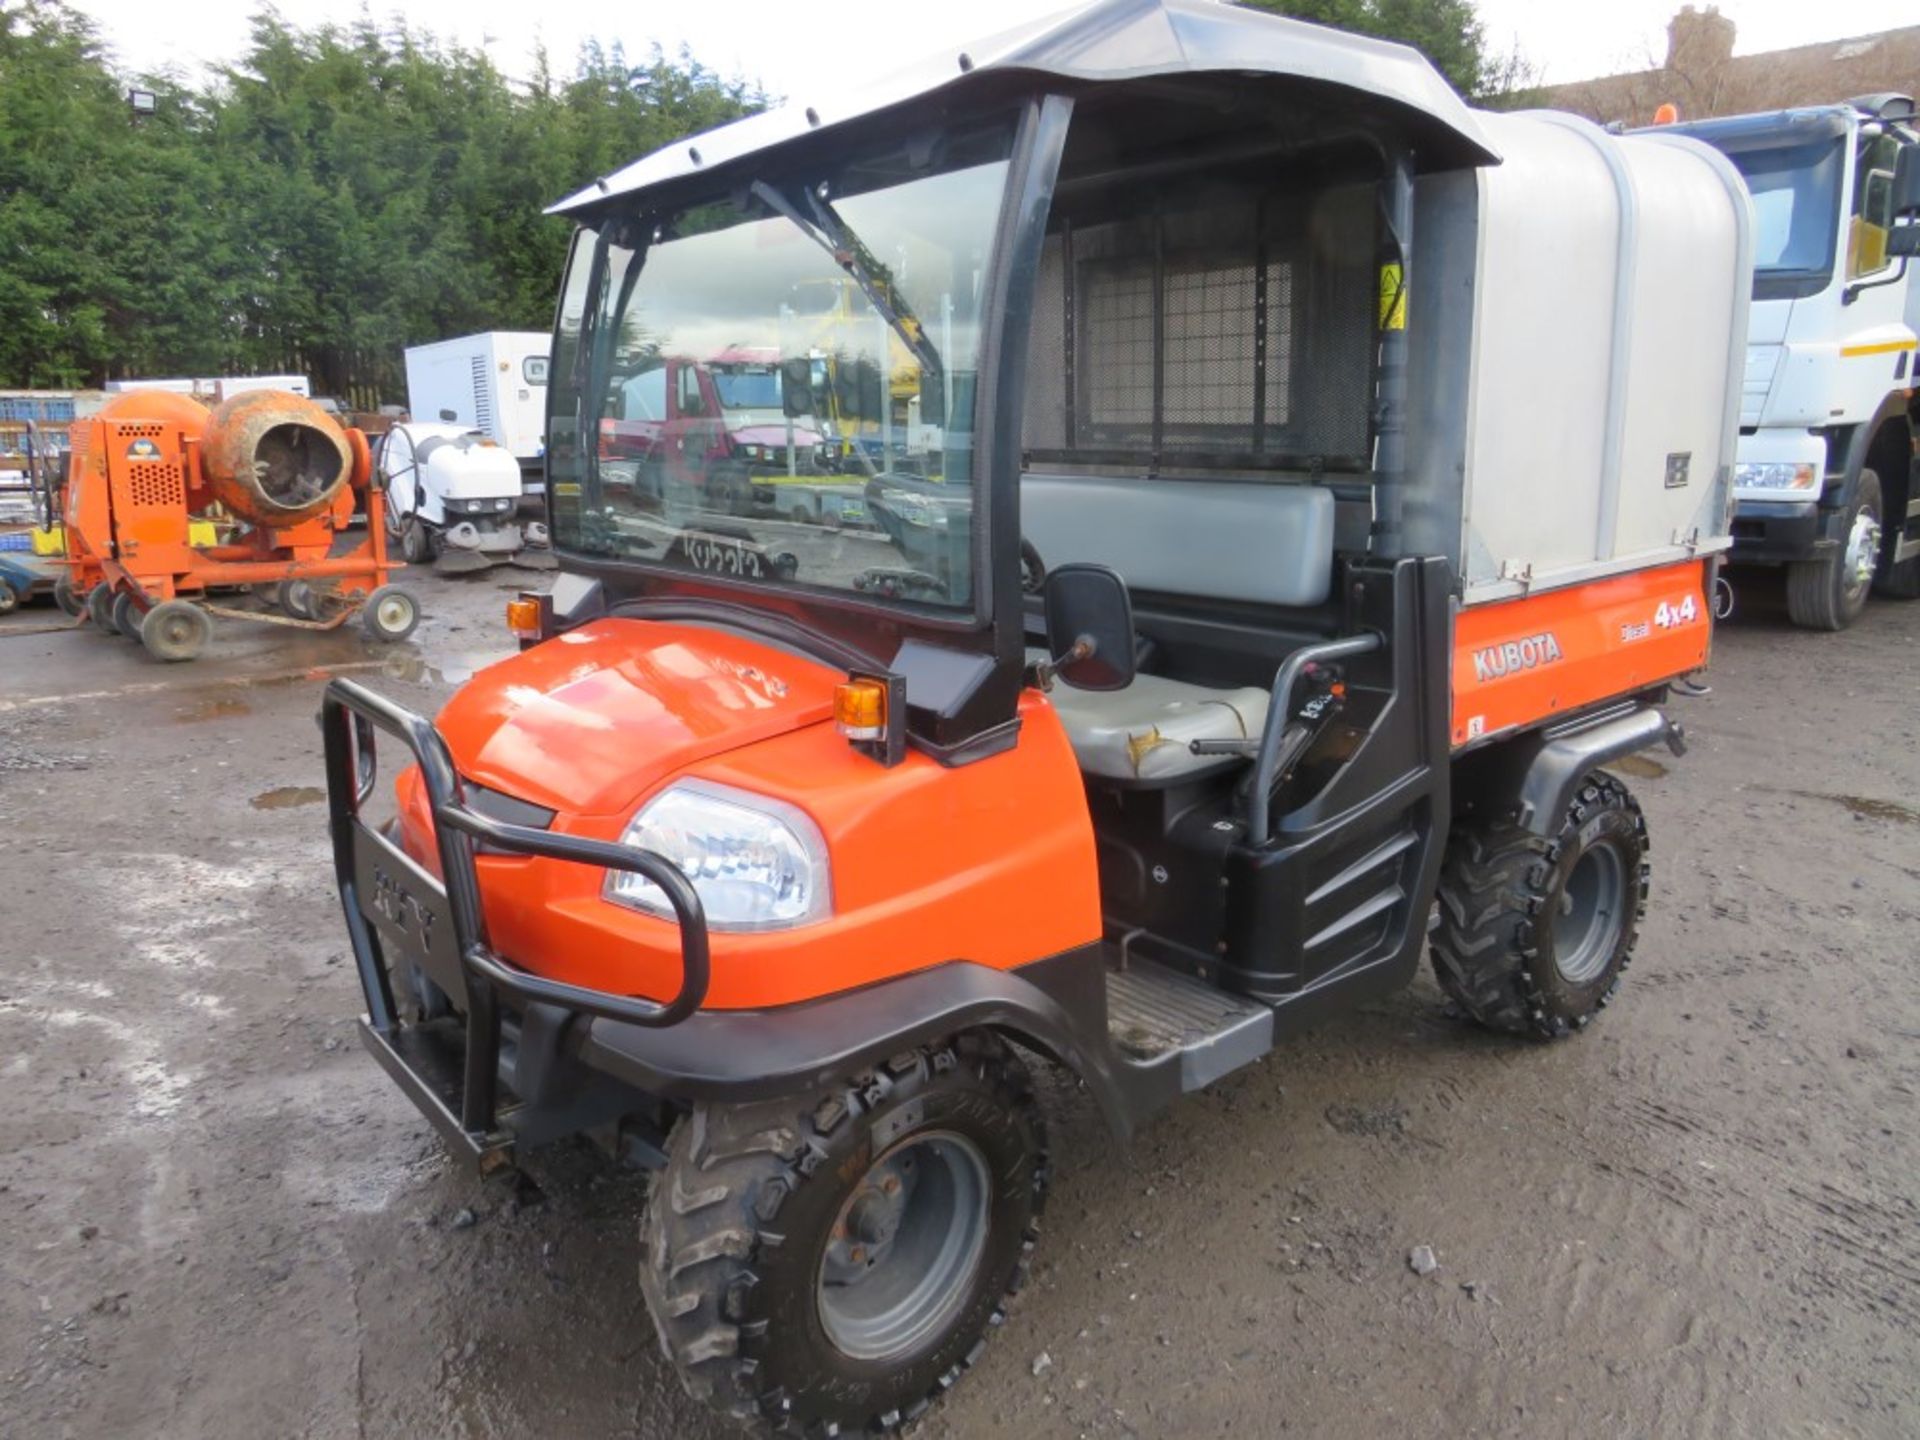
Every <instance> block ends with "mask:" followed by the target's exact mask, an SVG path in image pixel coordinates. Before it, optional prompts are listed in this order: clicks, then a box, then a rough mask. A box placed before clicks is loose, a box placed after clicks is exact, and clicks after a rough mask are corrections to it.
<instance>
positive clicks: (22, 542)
mask: <svg viewBox="0 0 1920 1440" xmlns="http://www.w3.org/2000/svg"><path fill="white" fill-rule="evenodd" d="M5 550H24V551H26V552H27V553H28V554H32V553H33V532H32V531H31V530H16V531H14V532H13V534H11V535H0V551H5Z"/></svg>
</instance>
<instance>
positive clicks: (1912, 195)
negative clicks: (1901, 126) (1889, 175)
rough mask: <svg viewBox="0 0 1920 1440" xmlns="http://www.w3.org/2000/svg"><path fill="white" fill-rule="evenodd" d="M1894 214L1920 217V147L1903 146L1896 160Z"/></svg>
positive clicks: (1894, 168)
mask: <svg viewBox="0 0 1920 1440" xmlns="http://www.w3.org/2000/svg"><path fill="white" fill-rule="evenodd" d="M1893 214H1894V218H1895V219H1898V218H1899V217H1900V216H1902V215H1920V145H1902V146H1901V147H1900V152H1899V154H1898V155H1897V156H1896V157H1895V158H1894V162H1893Z"/></svg>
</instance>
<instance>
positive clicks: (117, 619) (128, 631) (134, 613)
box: [113, 590, 142, 640]
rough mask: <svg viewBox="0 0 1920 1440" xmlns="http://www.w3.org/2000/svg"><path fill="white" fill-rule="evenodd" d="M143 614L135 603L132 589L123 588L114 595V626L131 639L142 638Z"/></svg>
mask: <svg viewBox="0 0 1920 1440" xmlns="http://www.w3.org/2000/svg"><path fill="white" fill-rule="evenodd" d="M141 618H142V617H141V614H140V611H139V609H138V608H137V607H136V606H135V605H134V603H133V595H132V593H131V592H130V591H126V590H122V591H121V592H120V593H119V594H117V595H115V596H114V597H113V628H114V629H116V630H118V631H119V632H120V633H121V634H122V635H124V636H126V637H127V639H129V640H138V639H139V638H140V621H141Z"/></svg>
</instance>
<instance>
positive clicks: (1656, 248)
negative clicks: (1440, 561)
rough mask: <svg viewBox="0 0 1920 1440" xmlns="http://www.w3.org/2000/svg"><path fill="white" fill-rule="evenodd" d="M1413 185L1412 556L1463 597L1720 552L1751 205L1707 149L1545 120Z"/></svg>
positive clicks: (1490, 131) (1517, 117)
mask: <svg viewBox="0 0 1920 1440" xmlns="http://www.w3.org/2000/svg"><path fill="white" fill-rule="evenodd" d="M1477 118H1478V119H1479V121H1480V123H1481V125H1482V126H1483V127H1484V129H1485V132H1486V135H1487V138H1488V139H1489V141H1491V143H1492V144H1493V145H1494V146H1495V147H1496V148H1497V149H1498V150H1499V151H1500V153H1501V155H1502V157H1503V163H1502V164H1500V165H1497V166H1487V167H1484V168H1482V169H1479V170H1472V171H1457V172H1451V173H1448V174H1442V175H1433V176H1428V177H1426V178H1424V179H1422V180H1421V181H1420V182H1419V185H1418V189H1417V192H1416V193H1417V198H1416V204H1415V217H1414V263H1413V267H1412V274H1411V275H1410V276H1409V277H1408V280H1409V292H1410V302H1411V303H1410V306H1409V313H1408V328H1409V334H1408V339H1409V347H1410V364H1409V377H1408V378H1409V405H1408V419H1409V436H1408V439H1409V452H1410V466H1411V477H1410V479H1411V484H1410V489H1409V505H1408V511H1407V521H1408V527H1409V532H1410V535H1409V538H1410V540H1411V542H1412V543H1411V545H1410V549H1411V550H1412V551H1413V552H1414V553H1420V552H1421V551H1422V550H1423V549H1425V550H1426V551H1427V552H1428V553H1441V554H1446V555H1448V556H1450V557H1452V558H1453V559H1454V561H1455V566H1456V573H1457V574H1458V575H1459V577H1460V580H1461V588H1462V592H1463V599H1464V600H1466V601H1467V602H1468V603H1472V602H1475V601H1480V600H1491V599H1497V598H1504V597H1506V596H1511V595H1517V594H1522V593H1526V592H1527V591H1529V590H1539V589H1545V588H1552V587H1554V586H1557V585H1565V584H1574V583H1577V582H1579V581H1582V580H1588V579H1593V578H1596V577H1598V576H1601V575H1605V574H1608V573H1611V572H1615V571H1624V570H1629V569H1642V568H1645V567H1647V566H1648V565H1651V564H1658V563H1661V561H1662V560H1663V559H1664V558H1666V557H1668V556H1671V558H1672V559H1674V560H1680V559H1685V558H1687V557H1688V556H1689V555H1695V554H1706V553H1712V552H1715V551H1719V550H1724V549H1726V548H1727V546H1728V545H1729V544H1730V537H1729V525H1730V519H1731V512H1730V505H1729V495H1730V490H1729V486H1730V482H1731V466H1732V463H1733V449H1734V442H1735V438H1736V435H1737V427H1738V416H1739V408H1738V406H1739V390H1740V381H1741V373H1742V362H1743V359H1744V355H1745V347H1746V323H1747V296H1748V293H1749V289H1750V283H1751V271H1752V259H1751V253H1750V240H1749V231H1750V229H1751V207H1750V202H1749V200H1748V198H1747V192H1746V189H1745V187H1744V186H1743V185H1742V184H1741V182H1740V178H1739V175H1738V173H1737V172H1736V171H1735V170H1734V169H1733V167H1732V166H1731V165H1730V164H1729V163H1728V162H1727V160H1726V159H1725V158H1724V157H1723V156H1722V155H1720V154H1719V153H1718V152H1717V151H1715V150H1713V149H1711V148H1710V147H1708V146H1706V145H1703V144H1700V143H1699V142H1697V141H1692V140H1688V139H1686V138H1684V137H1681V136H1675V135H1658V134H1655V135H1632V136H1618V135H1611V134H1608V133H1607V132H1606V131H1603V130H1601V129H1600V128H1599V127H1597V126H1595V125H1593V124H1591V123H1589V122H1588V121H1585V120H1582V119H1580V118H1578V117H1576V116H1572V115H1564V114H1558V113H1554V112H1547V111H1535V112H1527V113H1522V114H1512V115H1503V114H1487V115H1482V116H1479V117H1477Z"/></svg>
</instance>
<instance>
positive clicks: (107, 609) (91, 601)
mask: <svg viewBox="0 0 1920 1440" xmlns="http://www.w3.org/2000/svg"><path fill="white" fill-rule="evenodd" d="M87 618H88V619H89V620H91V621H92V622H93V628H94V629H96V630H98V631H99V632H100V633H101V634H103V635H112V634H114V633H115V631H114V625H113V587H112V586H111V585H109V584H107V582H106V581H104V580H102V581H100V583H99V584H97V585H95V586H94V587H93V588H92V589H91V590H89V591H88V592H87Z"/></svg>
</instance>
